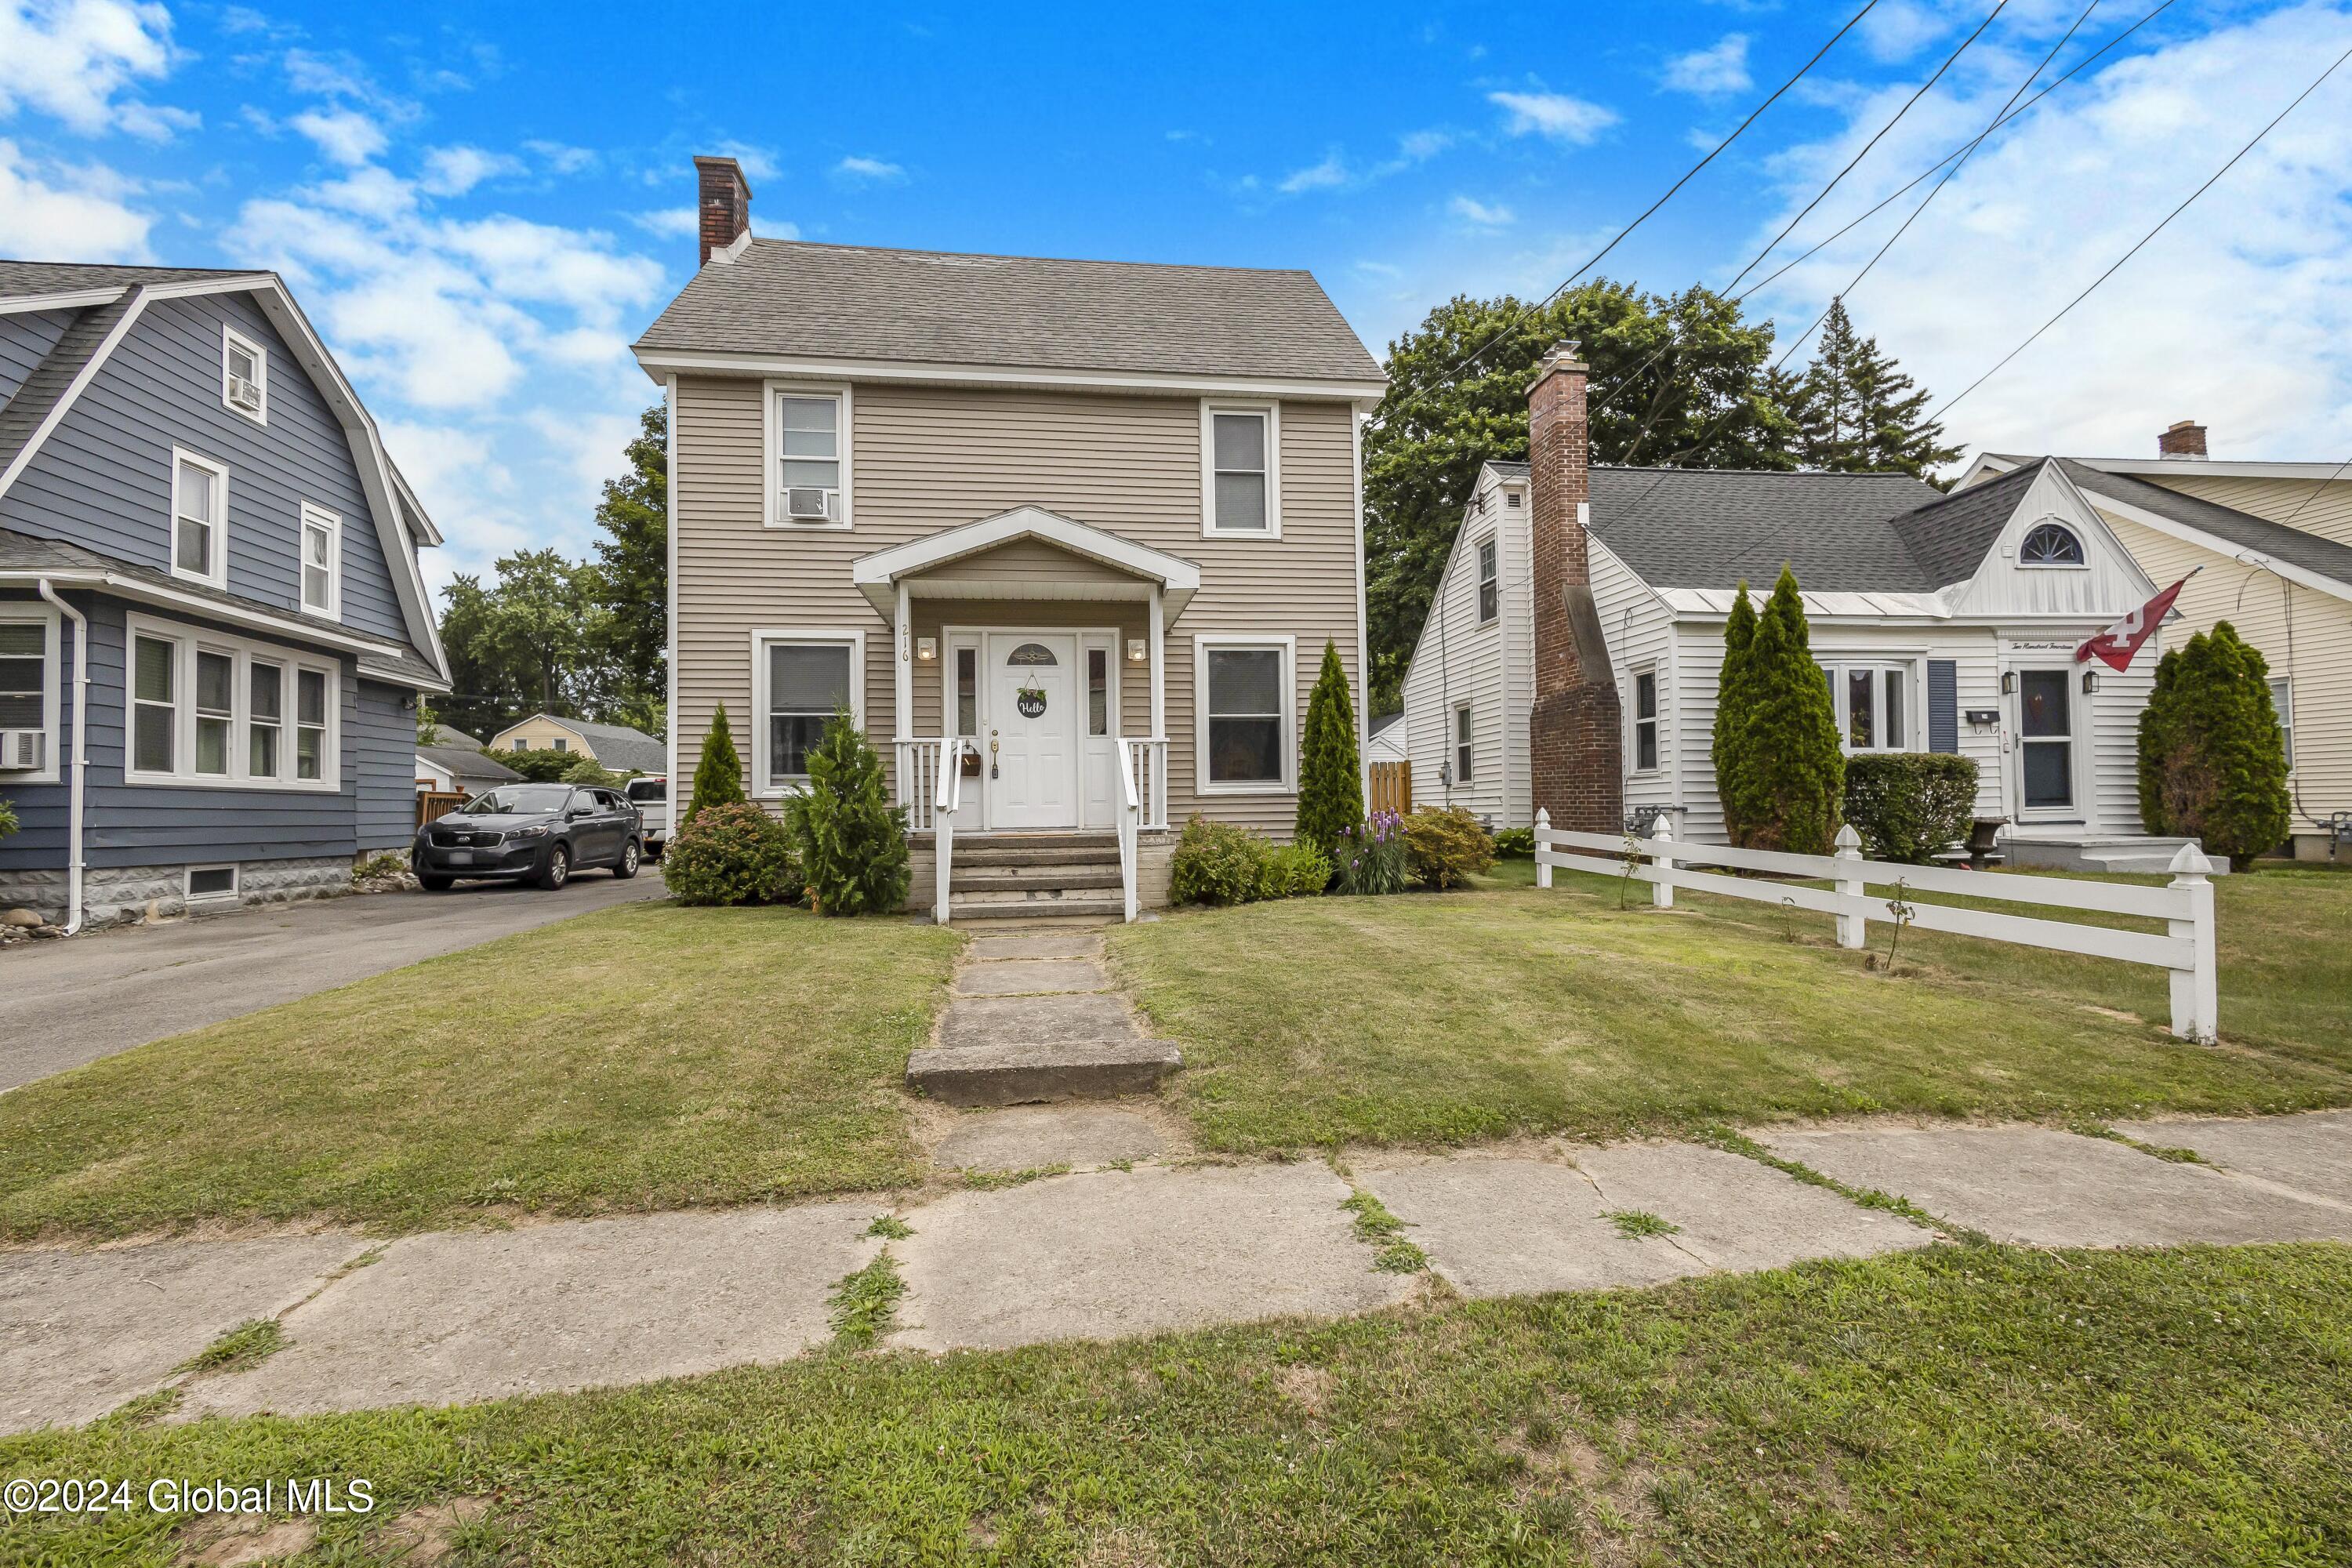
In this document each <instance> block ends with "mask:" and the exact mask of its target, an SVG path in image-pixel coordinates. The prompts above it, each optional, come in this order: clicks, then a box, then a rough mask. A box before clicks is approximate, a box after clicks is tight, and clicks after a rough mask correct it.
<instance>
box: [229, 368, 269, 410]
mask: <svg viewBox="0 0 2352 1568" xmlns="http://www.w3.org/2000/svg"><path fill="white" fill-rule="evenodd" d="M228 400H229V401H230V402H231V403H234V404H236V405H237V406H238V407H239V408H259V407H260V406H261V388H259V387H258V386H256V385H255V384H253V383H251V382H249V381H247V380H246V379H245V377H243V376H241V375H233V376H230V377H229V378H228Z"/></svg>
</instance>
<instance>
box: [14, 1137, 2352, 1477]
mask: <svg viewBox="0 0 2352 1568" xmlns="http://www.w3.org/2000/svg"><path fill="white" fill-rule="evenodd" d="M1156 1115H1157V1112H1156V1108H1154V1107H1152V1106H1151V1105H1150V1102H1142V1103H1141V1104H1140V1105H1136V1106H1100V1105H1097V1106H1081V1107H1068V1108H1036V1107H1031V1108H1024V1109H1020V1110H1005V1111H991V1112H965V1113H946V1112H942V1113H941V1117H940V1124H939V1125H937V1126H935V1127H934V1129H933V1131H934V1134H935V1136H936V1147H935V1152H934V1158H935V1160H937V1161H938V1162H939V1163H940V1164H941V1165H942V1166H948V1167H954V1168H958V1169H961V1170H963V1171H965V1172H967V1173H982V1181H981V1182H979V1183H976V1184H973V1185H971V1186H969V1187H966V1188H964V1189H962V1190H957V1191H950V1192H949V1193H948V1194H946V1195H944V1196H940V1197H938V1198H936V1199H933V1200H932V1201H929V1202H925V1203H920V1204H917V1205H912V1206H908V1207H902V1208H898V1209H897V1210H895V1214H896V1217H897V1218H898V1221H899V1222H901V1223H902V1224H903V1226H905V1227H906V1229H907V1231H908V1232H910V1234H904V1235H898V1236H896V1237H892V1238H888V1239H886V1238H885V1237H883V1236H881V1235H878V1234H877V1233H876V1231H875V1230H874V1229H873V1226H874V1222H875V1220H876V1219H877V1216H878V1215H884V1214H888V1213H893V1212H894V1211H893V1208H892V1205H891V1203H890V1200H889V1199H888V1198H887V1197H886V1196H877V1197H873V1198H865V1199H849V1200H835V1201H830V1202H824V1203H814V1204H808V1205H798V1206H794V1207H791V1208H762V1209H736V1210H725V1211H711V1212H694V1213H683V1214H662V1215H631V1216H625V1217H617V1218H610V1219H595V1220H580V1221H564V1222H558V1223H551V1224H545V1225H531V1226H518V1227H515V1228H512V1229H508V1230H485V1231H467V1232H453V1233H446V1234H436V1235H427V1236H414V1237H403V1238H400V1239H398V1240H394V1241H391V1242H388V1243H383V1244H371V1243H370V1242H369V1241H367V1240H366V1239H365V1238H363V1237H358V1236H354V1235H350V1234H347V1233H317V1234H310V1235H302V1236H277V1237H261V1238H257V1239H252V1240H242V1241H173V1242H160V1243H150V1244H144V1245H138V1246H121V1247H94V1248H50V1249H20V1250H11V1251H0V1431H16V1430H23V1429H27V1428H30V1427H34V1426H41V1425H44V1424H52V1423H75V1422H82V1421H88V1420H90V1419H92V1418H94V1417H96V1416H98V1415H103V1414H104V1413H106V1412H107V1411H108V1410H110V1409H112V1408H114V1407H116V1406H118V1405H121V1404H122V1403H123V1402H124V1401H125V1400H128V1399H131V1398H132V1397H134V1396H136V1395H139V1394H144V1393H147V1392H149V1391H151V1390H152V1389H155V1388H158V1387H160V1386H163V1385H165V1384H172V1383H177V1384H181V1385H183V1387H184V1405H183V1407H182V1409H183V1413H184V1414H185V1415H201V1414H205V1413H212V1412H218V1413H223V1414H236V1413H248V1412H254V1411H262V1410H271V1411H278V1412H283V1413H288V1414H297V1413H305V1412H316V1411H328V1410H342V1409H361V1408H368V1407H372V1406H381V1405H399V1404H410V1403H417V1404H425V1405H436V1404H446V1403H462V1402H467V1401H473V1400H481V1399H490V1398H498V1397H503V1396H507V1395H511V1394H530V1393H540V1392H547V1391H552V1390H560V1389H572V1388H583V1387H592V1386H597V1385H604V1384H627V1383H635V1382H642V1381H645V1380H646V1379H650V1378H656V1377H669V1376H677V1375H685V1374H689V1373H702V1372H709V1371H715V1370H717V1369H719V1368H721V1367H726V1366H734V1365H740V1364H745V1363H764V1362H776V1361H782V1360H786V1359H789V1358H791V1357H793V1356H795V1355H798V1354H800V1353H802V1352H805V1351H807V1350H809V1349H811V1348H813V1347H814V1346H817V1345H819V1344H821V1343H823V1342H825V1341H826V1340H827V1339H828V1338H829V1337H830V1334H831V1330H830V1328H829V1325H828V1321H827V1316H828V1309H827V1301H828V1299H829V1297H830V1296H831V1294H832V1293H833V1291H834V1290H835V1289H836V1287H837V1286H838V1284H839V1282H840V1280H841V1279H842V1278H843V1277H844V1276H845V1275H847V1274H849V1273H851V1272H853V1271H855V1270H856V1269H859V1268H864V1267H866V1265H867V1264H869V1263H870V1262H872V1261H873V1260H874V1258H876V1257H877V1254H880V1253H883V1252H885V1251H887V1253H888V1254H889V1256H890V1258H892V1260H893V1262H894V1264H895V1265H896V1267H897V1268H898V1270H899V1271H900V1273H901V1275H902V1277H903V1279H905V1281H906V1283H907V1286H908V1292H907V1295H906V1297H905V1299H904V1300H902V1301H901V1303H900V1305H899V1310H898V1328H897V1331H896V1333H895V1334H894V1335H893V1336H892V1338H891V1339H890V1340H889V1341H888V1343H890V1344H894V1345H896V1346H898V1347H901V1348H908V1349H918V1350H927V1351H940V1350H949V1349H953V1348H957V1347H961V1346H979V1347H994V1346H1010V1345H1020V1344H1029V1343H1035V1342H1045V1341H1053V1340H1062V1339H1073V1338H1097V1337H1107V1336H1113V1335H1123V1334H1134V1333H1150V1332H1158V1331H1164V1330H1171V1329H1187V1328H1199V1327H1205V1326H1208V1325H1211V1324H1216V1323H1228V1322H1242V1321H1251V1320H1255V1319H1262V1318H1267V1317H1274V1316H1280V1315H1286V1314H1293V1313H1299V1314H1307V1315H1312V1316H1337V1315H1341V1314H1346V1313H1351V1312H1360V1311H1365V1310H1374V1309H1378V1308H1381V1307H1384V1306H1390V1305H1393V1304H1395V1303H1397V1302H1400V1301H1402V1300H1406V1299H1408V1298H1410V1297H1412V1296H1413V1295H1414V1294H1415V1293H1417V1292H1421V1291H1424V1290H1427V1289H1431V1288H1433V1279H1432V1277H1433V1278H1434V1279H1435V1280H1442V1281H1444V1284H1445V1285H1446V1286H1450V1287H1451V1288H1452V1289H1456V1290H1459V1291H1461V1292H1463V1293H1464V1294H1466V1295H1471V1296H1500V1295H1513V1294H1520V1293H1526V1292H1534V1291H1547V1290H1580V1289H1606V1288H1614V1287H1639V1286H1646V1285H1654V1284H1658V1283H1662V1282H1664V1281H1666V1280H1670V1279H1680V1278H1685V1277H1688V1276H1693V1275H1701V1274H1710V1273H1717V1272H1726V1271H1740V1270H1748V1269H1759V1268H1776V1267H1780V1266H1782V1265H1785V1264H1789V1263H1794V1262H1798V1261H1801V1260H1803V1259H1807V1258H1860V1257H1868V1256H1872V1255H1874V1254H1880V1253H1885V1252H1889V1251H1895V1250H1899V1249H1902V1248H1906V1247H1923V1246H1928V1245H1932V1244H1934V1243H1935V1242H1936V1240H1937V1234H1936V1232H1935V1231H1934V1230H1932V1229H1930V1228H1926V1227H1923V1226H1918V1225H1915V1224H1913V1223H1911V1222H1910V1221H1908V1220H1906V1219H1903V1218H1901V1217H1899V1216H1897V1215H1894V1214H1891V1213H1889V1212H1887V1211H1886V1210H1885V1209H1884V1208H1877V1207H1866V1206H1864V1205H1858V1204H1855V1203H1853V1202H1850V1201H1849V1200H1848V1199H1847V1198H1845V1197H1843V1196H1842V1195H1841V1194H1839V1193H1837V1192H1835V1191H1832V1190H1830V1189H1828V1188H1826V1187H1823V1186H1821V1185H1817V1184H1810V1183H1806V1182H1801V1181H1799V1180H1797V1179H1795V1178H1793V1177H1791V1176H1790V1175H1789V1174H1786V1173H1783V1172H1782V1171H1780V1170H1778V1169H1776V1168H1774V1167H1772V1166H1770V1165H1768V1164H1765V1163H1761V1162H1759V1161H1755V1160H1750V1159H1746V1158H1743V1157H1741V1156H1738V1155H1736V1154H1731V1153H1726V1152H1722V1151H1719V1150H1715V1149H1707V1148H1699V1147H1695V1146H1692V1145H1688V1144H1676V1143H1626V1144H1616V1145H1612V1146H1609V1147H1605V1148H1599V1147H1592V1146H1585V1145H1575V1144H1569V1143H1562V1142H1552V1143H1531V1144H1527V1145H1523V1146H1518V1147H1514V1148H1512V1149H1509V1150H1506V1151H1496V1152H1485V1153H1465V1154H1455V1155H1447V1156H1398V1155H1374V1154H1370V1153H1366V1154H1363V1155H1360V1156H1357V1157H1354V1158H1352V1159H1350V1160H1349V1161H1347V1162H1343V1163H1341V1164H1340V1165H1339V1166H1338V1167H1336V1168H1335V1167H1334V1166H1332V1165H1328V1164H1326V1163H1320V1162H1312V1163H1310V1162H1298V1163H1288V1164H1281V1163H1253V1164H1213V1163H1201V1162H1197V1161H1191V1160H1188V1159H1186V1158H1184V1157H1183V1156H1182V1155H1181V1142H1180V1139H1181V1134H1177V1133H1174V1132H1172V1131H1171V1130H1170V1129H1169V1128H1168V1127H1167V1126H1165V1125H1163V1124H1162V1123H1160V1121H1157V1120H1155V1118H1156ZM1759 1136H1760V1137H1761V1138H1762V1139H1763V1140H1764V1141H1765V1142H1766V1143H1767V1144H1768V1145H1769V1147H1770V1148H1771V1149H1772V1150H1773V1151H1775V1152H1776V1153H1778V1154H1779V1155H1780V1157H1782V1158H1784V1159H1789V1160H1793V1161H1797V1162H1801V1163H1803V1164H1804V1165H1806V1166H1808V1167H1810V1168H1811V1170H1813V1171H1815V1172H1818V1173H1822V1174H1824V1175H1826V1176H1828V1177H1830V1178H1832V1179H1833V1180H1835V1181H1838V1182H1841V1183H1843V1184H1847V1185H1848V1186H1849V1187H1851V1188H1853V1189H1855V1190H1869V1189H1874V1190H1877V1191H1880V1192H1885V1193H1888V1194H1895V1195H1899V1196H1902V1197H1905V1198H1907V1199H1909V1200H1911V1202H1913V1203H1914V1204H1916V1205H1918V1206H1919V1207H1921V1208H1923V1209H1925V1210H1927V1212H1928V1213H1929V1214H1930V1215H1933V1216H1935V1217H1936V1218H1937V1219H1938V1220H1940V1221H1942V1222H1944V1223H1945V1224H1947V1225H1948V1226H1964V1227H1967V1228H1969V1229H1971V1230H1976V1231H1980V1232H1982V1233H1984V1234H1986V1235H1989V1236H1991V1237H1995V1238H1996V1239H1999V1240H2003V1241H2011V1242H2017V1243H2023V1244H2029V1245H2036V1246H2090V1247H2103V1246H2116V1245H2147V1246H2174V1245H2179V1244H2182V1243H2189V1242H2242V1241H2284V1240H2306V1239H2308V1240H2337V1241H2352V1184H2347V1178H2346V1176H2345V1173H2346V1172H2347V1169H2352V1112H2347V1111H2326V1112H2316V1113H2313V1114H2309V1115H2303V1116H2290V1117H2277V1118H2271V1119H2267V1120H2263V1121H2177V1122H2157V1123H2148V1124H2143V1125H2138V1126H2135V1127H2133V1128H2131V1129H2128V1130H2127V1136H2129V1137H2132V1138H2135V1139H2137V1140H2139V1141H2140V1142H2145V1143H2147V1144H2150V1145H2155V1146H2163V1147H2170V1148H2187V1149H2192V1150H2196V1151H2198V1152H2200V1153H2201V1154H2203V1155H2204V1156H2205V1157H2206V1158H2207V1159H2209V1160H2210V1161H2211V1162H2213V1163H2211V1164H2198V1163H2176V1162H2171V1161H2167V1160H2163V1159H2158V1158H2156V1157H2154V1156H2152V1155H2150V1154H2148V1153H2147V1152H2143V1151H2141V1150H2139V1149H2137V1148H2134V1147H2132V1146H2130V1145H2128V1144H2126V1143H2123V1142H2115V1141H2111V1140H2105V1139H2096V1138H2089V1137H2081V1136H2076V1135H2074V1134H2072V1133H2066V1132H2059V1131H2051V1130H2049V1129H2046V1128H2041V1127H1978V1126H1959V1127H1927V1128H1916V1127H1889V1126H1885V1125H1881V1124H1859V1125H1853V1126H1841V1127H1828V1128H1808V1129H1802V1130H1783V1129H1772V1130H1762V1131H1759ZM1065 1163H1066V1164H1067V1165H1068V1166H1070V1167H1073V1169H1072V1170H1070V1171H1069V1172H1068V1173H1059V1172H1058V1171H1057V1167H1059V1166H1061V1165H1063V1164H1065ZM1087 1166H1091V1167H1093V1168H1092V1169H1085V1168H1083V1167H1087ZM1007 1171H1011V1172H1015V1173H1019V1174H1018V1175H1015V1176H1012V1177H1006V1176H1003V1175H998V1176H996V1177H994V1178H993V1179H989V1178H987V1177H986V1176H985V1173H988V1172H999V1173H1002V1172H1007ZM1360 1193H1361V1194H1371V1195H1372V1196H1373V1197H1376V1198H1377V1199H1378V1200H1379V1202H1380V1203H1381V1204H1382V1205H1385V1206H1386V1208H1387V1209H1388V1210H1389V1211H1390V1212H1391V1213H1392V1214H1393V1215H1395V1216H1396V1217H1397V1218H1399V1219H1401V1220H1402V1221H1403V1222H1404V1225H1405V1226H1406V1227H1407V1228H1406V1229H1405V1231H1404V1236H1405V1237H1406V1238H1407V1239H1409V1240H1410V1241H1412V1243H1414V1244H1415V1245H1416V1246H1417V1247H1419V1248H1421V1249H1422V1252H1423V1253H1424V1254H1425V1255H1426V1258H1427V1259H1428V1269H1429V1273H1428V1274H1426V1275H1425V1274H1423V1273H1421V1272H1418V1271H1415V1270H1414V1269H1413V1268H1412V1258H1411V1257H1410V1255H1408V1257H1407V1258H1405V1259H1404V1261H1403V1263H1402V1267H1403V1268H1405V1270H1406V1271H1404V1272H1391V1271H1389V1268H1382V1267H1381V1265H1382V1264H1383V1263H1386V1264H1388V1265H1389V1267H1390V1268H1396V1267H1398V1266H1399V1260H1398V1259H1397V1258H1395V1257H1394V1256H1392V1255H1384V1254H1383V1253H1382V1252H1381V1251H1380V1250H1379V1249H1378V1247H1377V1246H1376V1244H1375V1243H1371V1242H1368V1241H1366V1240H1364V1239H1363V1238H1362V1237H1361V1235H1360V1231H1359V1229H1358V1226H1357V1217H1356V1215H1354V1214H1352V1213H1351V1212H1349V1210H1345V1209H1343V1208H1342V1207H1341V1206H1340V1205H1342V1203H1343V1202H1346V1201H1349V1200H1350V1199H1351V1198H1353V1197H1355V1195H1356V1194H1360ZM886 1228H889V1229H896V1228H897V1227H895V1226H892V1227H886ZM255 1317H274V1318H276V1319H278V1321H279V1322H280V1324H281V1325H282V1327H283V1329H284V1332H285V1339H286V1343H285V1347H284V1348H283V1349H281V1350H280V1351H278V1352H277V1353H276V1354H275V1355H273V1356H271V1357H270V1358H269V1359H268V1360H266V1361H264V1362H262V1363H259V1364H258V1365H257V1366H254V1367H252V1368H250V1369H249V1370H247V1371H244V1372H239V1373H226V1374H218V1375H212V1376H202V1377H195V1378H184V1377H181V1376H177V1375H175V1373H174V1370H173V1369H174V1368H176V1367H177V1366H179V1365H180V1363H183V1362H184V1361H186V1360H187V1359H188V1358H189V1357H191V1356H194V1354H195V1353H196V1352H198V1351H200V1350H202V1349H203V1348H204V1347H205V1345H206V1344H207V1343H209V1342H211V1341H212V1340H214V1339H215V1338H216V1337H217V1336H218V1335H219V1334H220V1333H221V1332H222V1331H226V1330H227V1329H229V1328H231V1327H234V1326H235V1325H236V1324H237V1323H239V1322H241V1321H246V1320H247V1319H251V1318H255Z"/></svg>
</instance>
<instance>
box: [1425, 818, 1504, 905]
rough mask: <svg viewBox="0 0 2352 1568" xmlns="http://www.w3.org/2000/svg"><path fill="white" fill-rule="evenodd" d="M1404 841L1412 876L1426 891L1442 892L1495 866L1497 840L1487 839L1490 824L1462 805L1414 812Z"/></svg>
mask: <svg viewBox="0 0 2352 1568" xmlns="http://www.w3.org/2000/svg"><path fill="white" fill-rule="evenodd" d="M1404 840H1405V849H1406V852H1407V855H1408V856H1409V858H1411V860H1412V874H1413V876H1414V877H1416V878H1417V879H1420V882H1421V885H1422V886H1423V887H1424V888H1435V889H1441V890H1442V889H1446V888H1450V887H1453V886H1454V884H1455V883H1457V882H1459V881H1461V880H1462V879H1464V878H1465V877H1467V876H1469V875H1470V874H1471V873H1472V872H1474V871H1490V870H1493V869H1494V867H1495V841H1494V840H1493V839H1492V838H1490V837H1487V836H1486V824H1485V823H1483V822H1480V821H1479V820H1478V819H1477V818H1476V817H1475V816H1471V815H1470V814H1469V813H1468V812H1466V811H1465V810H1463V809H1462V808H1461V807H1460V806H1458V805H1457V806H1454V807H1452V808H1451V809H1449V810H1445V811H1439V810H1438V809H1436V808H1435V807H1434V806H1423V807H1422V809H1420V810H1419V811H1416V812H1414V813H1413V814H1412V816H1409V817H1407V818H1405V822H1404Z"/></svg>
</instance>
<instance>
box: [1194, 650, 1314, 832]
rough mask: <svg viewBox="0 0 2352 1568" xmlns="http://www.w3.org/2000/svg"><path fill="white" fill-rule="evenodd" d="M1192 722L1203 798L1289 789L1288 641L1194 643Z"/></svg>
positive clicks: (1290, 754) (1292, 754) (1290, 744)
mask: <svg viewBox="0 0 2352 1568" xmlns="http://www.w3.org/2000/svg"><path fill="white" fill-rule="evenodd" d="M1193 647H1194V651H1195V657H1196V659H1197V661H1198V662H1197V664H1196V667H1195V668H1194V670H1193V700H1194V703H1195V709H1196V711H1195V722H1196V724H1197V726H1198V729H1199V740H1198V745H1199V747H1200V751H1201V758H1202V766H1201V770H1200V773H1201V776H1200V778H1199V780H1198V781H1197V787H1198V788H1199V789H1200V790H1201V791H1202V793H1203V794H1219V793H1228V794H1278V793H1281V792H1284V791H1286V790H1288V789H1290V788H1291V787H1292V779H1293V761H1292V759H1293V756H1294V750H1295V749H1294V747H1293V744H1292V741H1291V735H1292V729H1293V726H1292V703H1293V694H1292V686H1293V681H1292V679H1291V658H1292V652H1293V649H1292V643H1291V639H1290V638H1288V637H1265V638H1255V637H1199V638H1196V639H1195V640H1194V644H1193Z"/></svg>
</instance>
